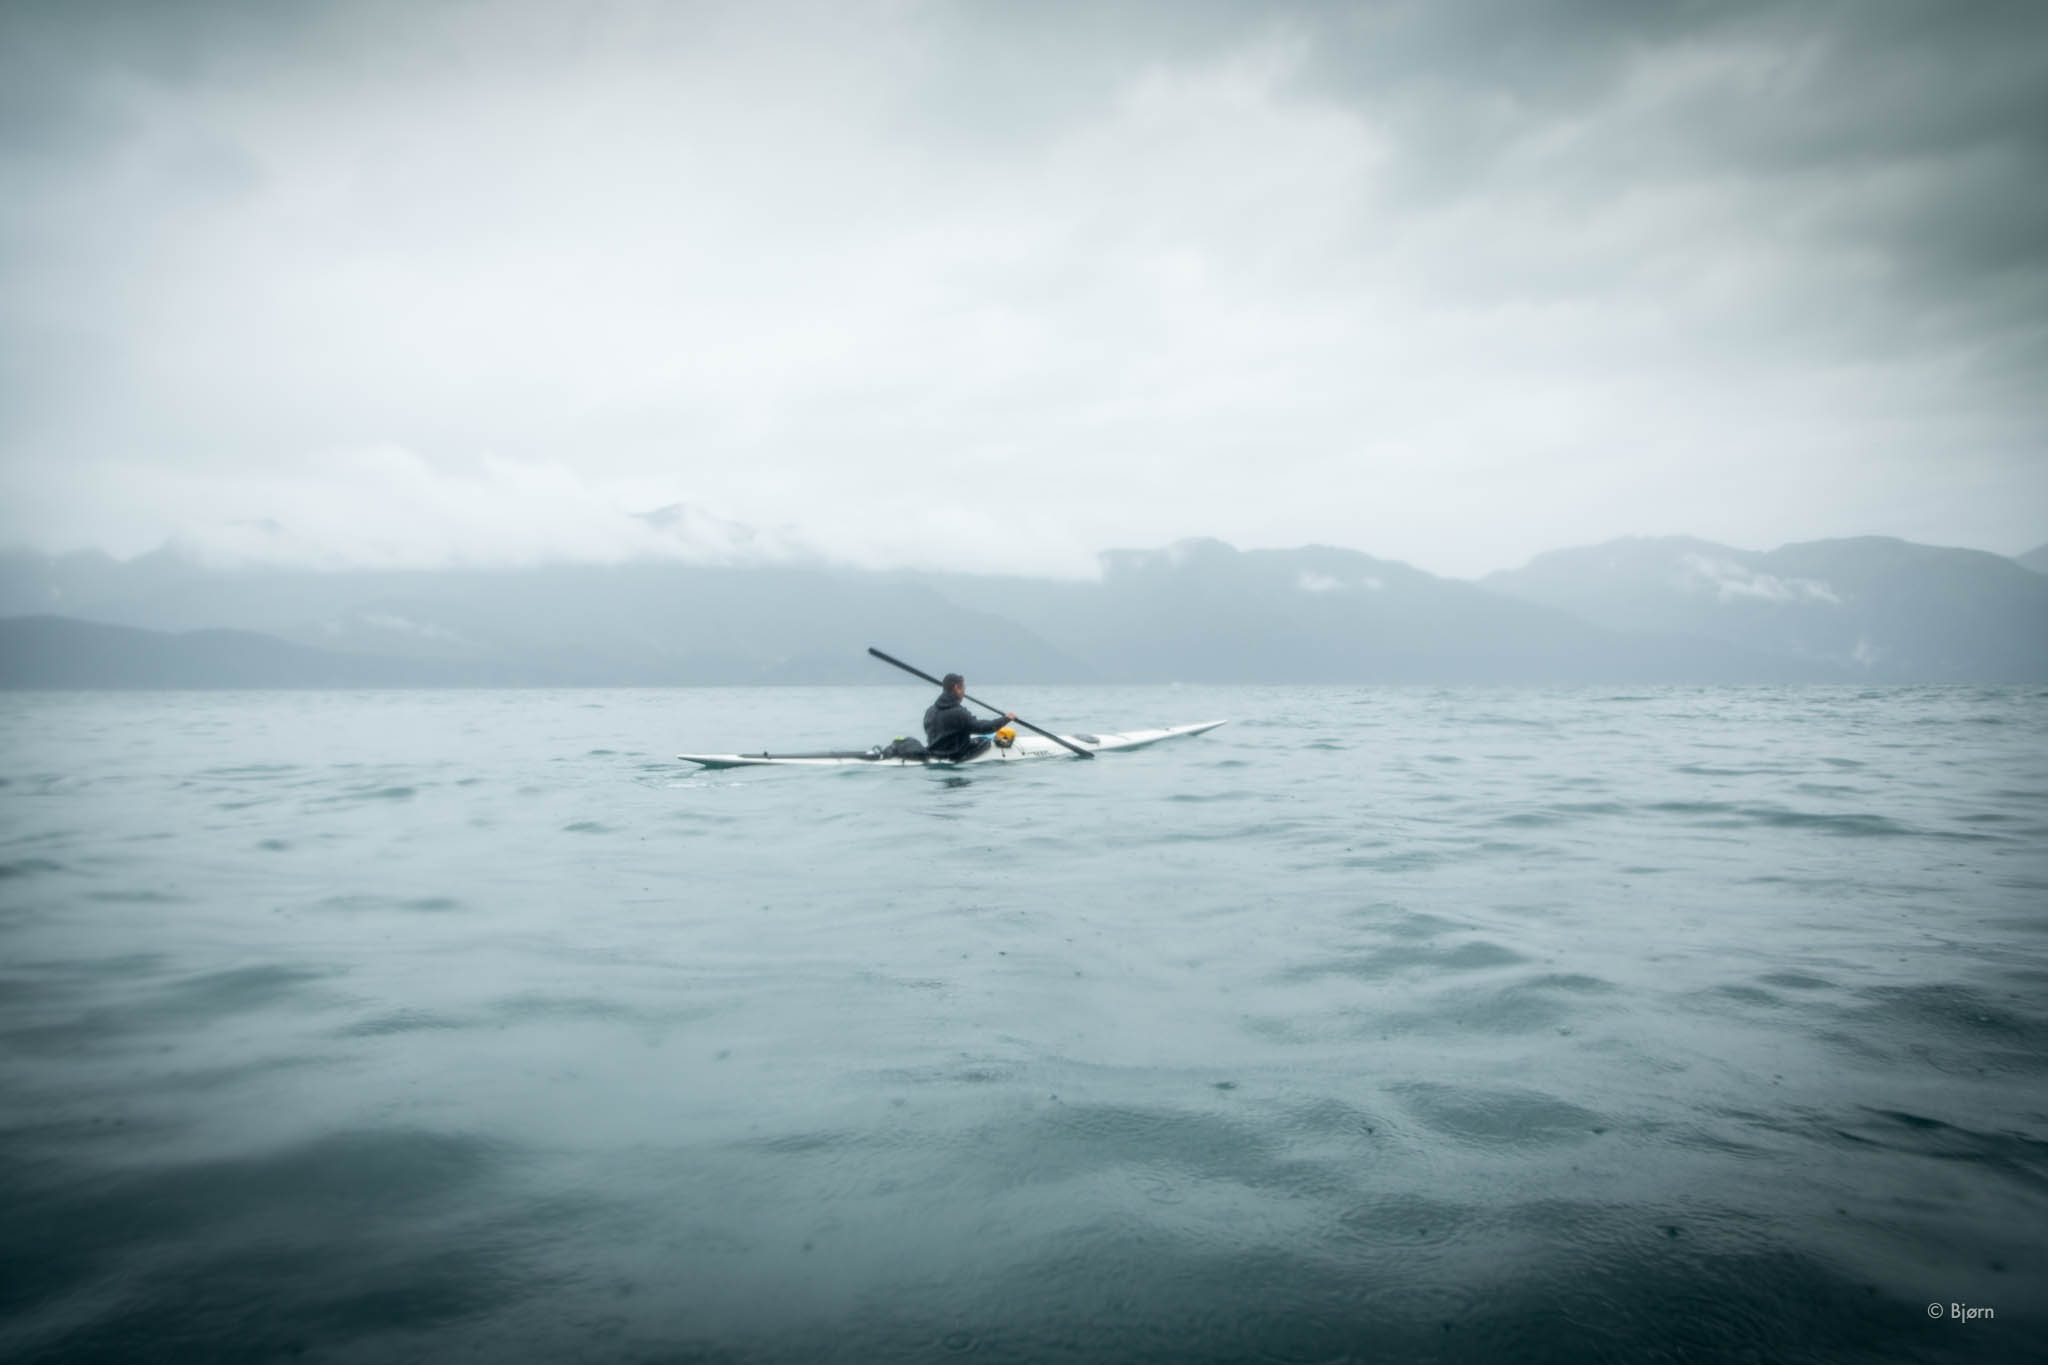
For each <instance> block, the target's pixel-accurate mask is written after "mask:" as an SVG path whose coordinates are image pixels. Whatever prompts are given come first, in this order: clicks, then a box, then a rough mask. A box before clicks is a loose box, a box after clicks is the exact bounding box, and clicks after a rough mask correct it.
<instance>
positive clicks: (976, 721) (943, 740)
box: [924, 673, 1017, 763]
mask: <svg viewBox="0 0 2048 1365" xmlns="http://www.w3.org/2000/svg"><path fill="white" fill-rule="evenodd" d="M939 687H940V691H939V699H938V700H937V701H935V702H933V703H932V704H931V705H930V706H929V707H928V708H926V710H925V713H924V747H925V752H926V753H928V754H930V755H931V756H932V757H933V758H939V759H945V760H947V761H949V762H953V763H964V762H966V761H967V760H968V759H970V758H972V757H974V756H975V755H976V754H978V753H980V752H981V751H982V750H983V749H986V748H987V747H988V739H987V738H986V736H988V735H989V734H990V733H991V732H993V731H995V730H996V729H998V728H1000V727H1001V726H1004V725H1007V724H1008V723H1009V722H1011V721H1013V720H1015V719H1017V717H1016V716H1014V715H1012V714H1010V713H1009V712H1007V711H1006V712H1004V713H1003V714H1002V716H1000V717H993V716H992V717H989V718H988V719H983V718H982V717H980V716H977V715H975V714H974V713H973V712H972V711H969V710H968V709H967V679H965V678H963V677H961V676H960V675H959V674H958V673H948V674H947V675H946V676H945V677H944V678H942V679H940V680H939ZM977 736H981V738H977Z"/></svg>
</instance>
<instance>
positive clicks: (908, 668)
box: [868, 645, 1095, 758]
mask: <svg viewBox="0 0 2048 1365" xmlns="http://www.w3.org/2000/svg"><path fill="white" fill-rule="evenodd" d="M868 653H870V654H872V655H874V656H875V657H876V658H877V659H880V660H881V661H882V662H883V663H885V664H894V665H896V667H898V668H900V669H902V670H903V671H904V672H905V673H912V674H915V675H917V676H918V677H920V678H923V679H924V680H925V681H926V682H928V683H930V684H931V685H932V686H933V687H944V686H945V684H944V683H942V682H940V681H939V680H938V679H937V678H934V677H933V676H932V675H931V674H929V673H927V672H925V671H924V670H923V669H921V668H912V667H911V666H910V665H909V664H907V663H904V662H903V660H901V659H898V658H894V657H892V656H890V655H887V654H884V653H883V652H882V651H881V650H879V649H876V648H875V647H874V646H873V645H869V646H868ZM960 695H961V696H963V697H967V694H966V693H965V692H962V693H961V694H960ZM967 700H969V701H971V702H973V703H974V704H975V705H976V706H984V707H987V708H988V709H989V710H991V711H997V712H1001V711H1002V710H1003V708H1002V707H1000V706H997V705H995V704H994V703H992V702H985V701H983V700H982V699H981V698H980V697H967ZM1004 714H1008V713H1007V712H1004ZM1010 719H1012V720H1015V721H1016V722H1017V723H1018V724H1019V725H1021V726H1023V727H1024V728H1025V729H1027V730H1029V731H1031V733H1033V734H1035V735H1044V736H1045V737H1046V738H1047V739H1049V740H1051V741H1052V742H1053V743H1055V744H1057V745H1059V746H1060V747H1061V748H1062V749H1071V750H1073V751H1074V752H1075V753H1076V754H1079V755H1080V756H1081V757H1082V758H1093V757H1095V755H1094V754H1091V753H1089V752H1088V751H1087V750H1086V749H1083V748H1081V747H1079V746H1078V745H1074V744H1069V743H1068V742H1067V741H1066V740H1064V739H1061V738H1060V737H1059V736H1058V735H1056V734H1054V733H1053V732H1052V731H1050V730H1041V729H1039V728H1038V727H1037V726H1036V725H1033V724H1032V723H1031V722H1030V721H1028V720H1022V719H1019V718H1018V717H1016V716H1011V717H1010Z"/></svg>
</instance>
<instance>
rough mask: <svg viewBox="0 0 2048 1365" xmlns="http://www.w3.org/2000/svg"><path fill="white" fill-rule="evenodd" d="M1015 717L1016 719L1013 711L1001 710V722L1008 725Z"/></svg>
mask: <svg viewBox="0 0 2048 1365" xmlns="http://www.w3.org/2000/svg"><path fill="white" fill-rule="evenodd" d="M1015 719H1017V713H1016V712H1015V711H1005V712H1003V724H1005V725H1008V724H1009V723H1010V722H1011V721H1013V720H1015Z"/></svg>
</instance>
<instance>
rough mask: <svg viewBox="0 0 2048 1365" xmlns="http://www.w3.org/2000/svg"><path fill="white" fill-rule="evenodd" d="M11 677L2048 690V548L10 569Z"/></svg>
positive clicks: (141, 563) (1198, 553)
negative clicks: (1021, 571)
mask: <svg viewBox="0 0 2048 1365" xmlns="http://www.w3.org/2000/svg"><path fill="white" fill-rule="evenodd" d="M0 618H4V619H0V686H7V687H93V686H98V687H149V686H162V687H209V686H217V687H230V686H251V687H258V686H373V685H382V686H445V685H490V686H576V685H619V686H628V685H667V684H776V683H847V682H880V681H884V680H885V678H886V675H885V674H884V672H883V670H882V668H881V666H880V665H878V664H876V663H874V662H872V661H871V660H869V659H868V658H867V657H866V654H865V646H867V645H869V644H877V645H881V646H882V647H884V648H886V649H889V650H890V651H891V652H893V653H897V654H900V655H903V656H905V657H907V658H910V659H912V660H913V661H921V662H923V663H924V666H926V667H931V668H934V669H935V670H936V669H959V670H960V671H962V672H965V673H967V674H968V675H969V676H970V677H974V678H980V679H987V680H992V681H993V680H1000V681H1005V682H1168V681H1186V682H1388V683H1545V684H1570V683H1693V682H1697V683H1742V682H1759V683H1764V682H1768V683H1782V682H1872V683H1917V682H2040V681H2048V546H2043V547H2042V548H2041V549H2040V550H2036V551H2033V552H2030V554H2029V555H2027V556H2024V557H2022V559H2020V560H2018V561H2016V560H2013V559H2008V558H2005V557H2003V556H1999V555H1993V554H1987V553H1983V552H1981V551H1974V550H1956V549H1943V548H1938V547H1934V546H1927V545H1919V544H1914V543H1911V542H1907V541H1901V540H1892V539H1884V538H1877V537H1867V538H1859V539H1850V540H1832V541H1815V542H1809V543H1805V544H1797V545H1787V546H1784V547H1782V548H1780V549H1777V550H1772V551H1769V552H1764V553H1759V552H1753V551H1746V550H1738V549H1734V548H1731V547H1729V546H1725V545H1716V544H1713V543H1711V542H1708V541H1702V540H1693V539H1687V538H1683V537H1668V538H1661V539H1626V540H1618V541H1614V542H1611V543H1609V544H1606V545H1600V546H1593V547H1588V548H1583V549H1572V550H1559V551H1555V552H1552V553H1548V554H1544V555H1539V556H1538V557H1537V558H1536V559H1534V560H1532V561H1531V562H1530V563H1529V564H1528V565H1526V566H1525V567H1523V568H1521V569H1516V570H1512V571H1508V572H1503V573H1496V574H1493V575H1490V576H1489V577H1487V578H1485V579H1483V580H1480V581H1478V582H1468V581H1464V580H1458V579H1449V578H1441V577H1438V576H1436V575H1433V574H1429V573H1425V572H1423V571H1421V570H1419V569H1416V568H1413V567H1411V566H1409V565H1406V564H1402V563H1399V562H1396V561H1392V560H1384V559H1376V558H1374V557H1372V556H1370V555H1366V554H1363V553H1360V552H1358V551H1355V550H1344V549H1333V548H1328V547H1321V546H1310V547H1305V548H1300V549H1293V550H1239V549H1236V548H1233V547H1232V546H1230V545H1227V544H1225V543H1223V542H1221V541H1216V540H1188V541H1182V542H1180V543H1178V544H1176V545H1173V546H1170V547H1167V548H1165V549H1159V550H1134V551H1112V552H1109V553H1107V554H1105V555H1103V556H1102V561H1101V573H1100V576H1099V577H1098V578H1096V579H1092V580H1086V581H1053V580H1046V579H1034V578H1027V577H1021V576H1002V575H942V574H935V573H928V572H909V571H864V570H857V569H850V568H844V567H835V566H831V565H828V564H824V563H822V562H819V561H816V560H786V561H774V560H762V559H758V558H757V559H754V560H751V561H749V562H741V563H723V564H719V563H703V562H688V561H680V560H675V559H638V560H631V561H627V562H624V563H619V564H612V565H593V564H557V565H543V566H534V567H526V568H499V569H482V568H443V569H314V568H277V567H264V566H256V565H241V566H218V565H211V564H209V563H207V562H205V561H204V560H203V559H201V558H199V557H197V556H195V555H193V554H190V553H187V552H183V551H180V550H178V549H175V548H166V549H163V550H159V551H155V552H152V553H151V554H146V555H142V556H139V557H137V558H135V559H132V560H127V561H119V560H115V559H113V558H111V557H109V556H107V555H104V554H99V553H94V552H87V553H79V554H70V555H61V556H51V555H43V554H36V553H28V552H11V553H5V554H0Z"/></svg>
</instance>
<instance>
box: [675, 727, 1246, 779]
mask: <svg viewBox="0 0 2048 1365" xmlns="http://www.w3.org/2000/svg"><path fill="white" fill-rule="evenodd" d="M1226 723H1227V722H1224V721H1220V720H1205V721H1201V722H1199V723H1197V724H1194V725H1169V726H1166V727H1164V728H1163V729H1157V730H1121V731H1117V732H1115V733H1107V732H1106V733H1103V734H1072V735H1063V736H1061V738H1063V739H1065V740H1066V741H1067V742H1068V743H1070V744H1072V745H1074V746H1075V748H1079V749H1086V750H1087V751H1088V752H1090V753H1111V752H1113V751H1115V750H1119V749H1142V748H1144V747H1145V746H1146V745H1147V744H1157V743H1158V742H1159V741H1160V740H1162V739H1178V738H1180V737H1181V736H1182V735H1199V734H1201V733H1203V732H1204V731H1206V730H1213V729H1215V728H1216V727H1217V726H1219V725H1223V724H1226ZM676 757H677V758H680V759H682V760H684V761H685V762H689V763H698V764H702V765H703V766H704V767H706V768H957V767H960V766H962V764H965V763H1015V762H1017V761H1019V760H1020V759H1027V758H1073V757H1075V755H1074V753H1073V752H1072V750H1069V749H1067V748H1065V747H1063V746H1061V745H1059V744H1056V743H1054V742H1053V741H1052V740H1049V739H1047V738H1046V737H1045V736H1044V735H1034V734H1032V733H1031V732H1030V731H1029V730H1020V731H1018V733H1017V742H1016V743H1014V744H1012V745H1011V746H1010V747H1009V748H1007V749H1005V748H1001V747H1000V746H998V745H994V744H991V745H989V746H988V747H987V748H986V749H983V750H982V751H981V752H980V753H978V754H976V755H975V756H974V757H972V758H969V759H963V760H961V761H960V762H959V763H955V762H951V761H949V760H946V759H938V758H883V757H881V755H880V751H879V750H876V749H869V750H866V751H849V752H842V753H824V754H769V753H760V754H677V755H676Z"/></svg>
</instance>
